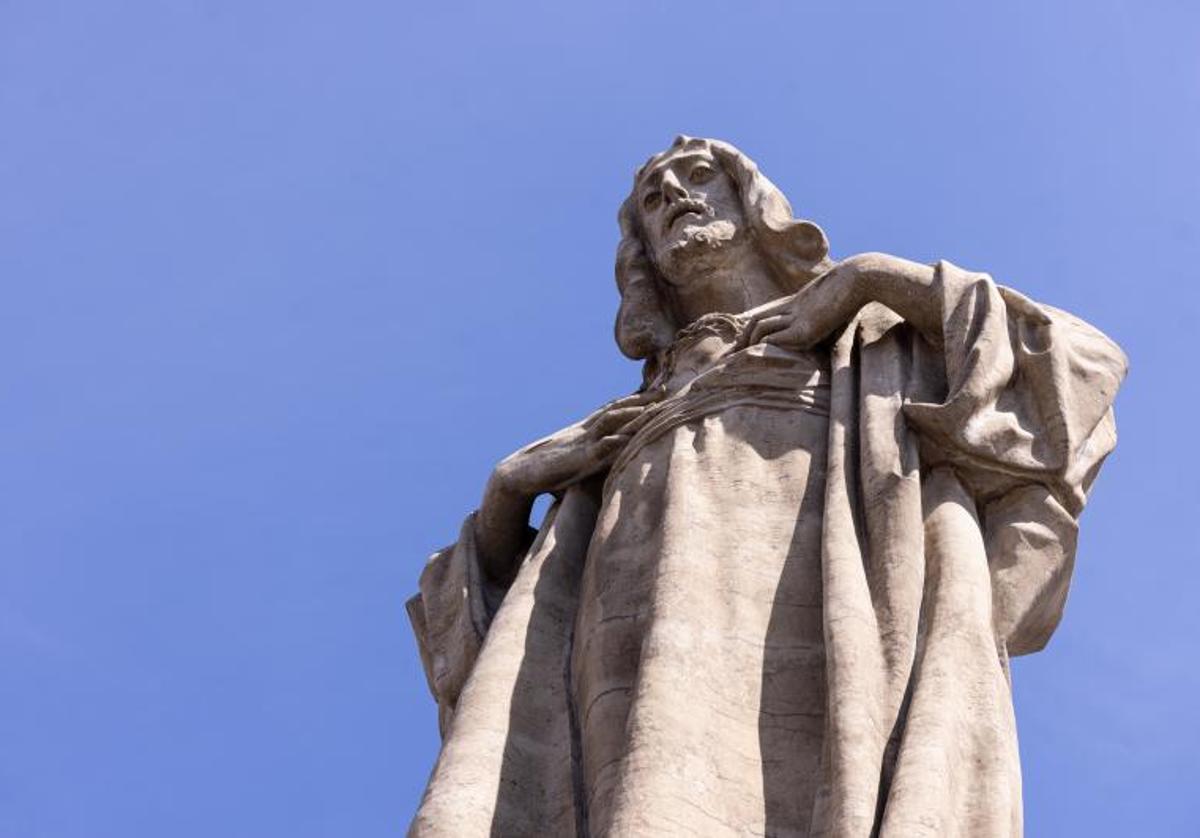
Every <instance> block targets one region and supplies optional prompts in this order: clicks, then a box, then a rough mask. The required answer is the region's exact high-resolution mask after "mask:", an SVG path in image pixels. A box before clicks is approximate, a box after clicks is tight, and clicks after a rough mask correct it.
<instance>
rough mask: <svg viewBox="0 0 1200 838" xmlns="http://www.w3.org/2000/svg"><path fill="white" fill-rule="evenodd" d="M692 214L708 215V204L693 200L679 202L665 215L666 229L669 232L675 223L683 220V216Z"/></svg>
mask: <svg viewBox="0 0 1200 838" xmlns="http://www.w3.org/2000/svg"><path fill="white" fill-rule="evenodd" d="M692 213H695V214H696V215H701V216H703V215H708V214H709V209H708V204H706V203H704V202H703V201H694V200H688V201H680V202H679V203H678V204H676V205H675V206H674V207H673V208H672V209H671V211H670V212H669V213H667V218H666V229H667V230H670V229H671V228H672V227H674V226H675V222H676V221H678V220H679V219H681V218H683V217H684V216H685V215H689V214H692Z"/></svg>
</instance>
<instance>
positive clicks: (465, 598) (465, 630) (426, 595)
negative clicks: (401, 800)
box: [406, 513, 504, 735]
mask: <svg viewBox="0 0 1200 838" xmlns="http://www.w3.org/2000/svg"><path fill="white" fill-rule="evenodd" d="M503 598H504V588H502V587H500V586H498V585H496V584H495V583H493V582H491V581H490V580H489V579H488V578H487V576H486V575H485V574H484V571H483V566H482V564H481V563H480V559H479V554H478V552H477V550H476V547H475V513H472V514H470V515H468V516H467V519H466V520H465V521H464V522H463V525H462V529H461V531H460V532H459V536H458V541H457V542H455V543H454V544H452V545H451V546H449V547H446V548H444V549H442V550H439V551H438V552H436V553H434V554H433V555H432V556H430V557H429V561H428V562H427V563H426V564H425V569H424V570H423V571H422V573H421V579H420V593H419V594H417V595H416V596H414V597H412V598H411V599H410V600H409V601H408V602H407V603H406V608H407V611H408V617H409V621H410V622H411V623H412V627H413V633H414V634H415V635H416V638H417V647H418V649H419V651H420V654H421V663H422V665H423V666H424V669H425V678H426V680H427V681H428V683H429V690H430V692H432V693H433V697H434V698H435V699H436V700H437V703H438V724H439V727H440V728H441V731H442V734H443V735H445V732H446V726H447V724H448V723H449V720H450V718H451V717H452V716H453V715H454V708H455V706H456V704H457V703H458V696H459V693H461V692H462V688H463V684H465V683H466V680H467V676H468V675H469V674H470V673H471V669H472V667H473V666H474V665H475V659H476V658H477V657H478V656H479V650H480V647H481V646H482V645H483V638H484V637H485V636H486V634H487V631H488V627H489V625H490V624H491V621H492V617H493V615H494V614H495V613H496V609H497V607H498V606H499V603H500V601H501V600H502V599H503Z"/></svg>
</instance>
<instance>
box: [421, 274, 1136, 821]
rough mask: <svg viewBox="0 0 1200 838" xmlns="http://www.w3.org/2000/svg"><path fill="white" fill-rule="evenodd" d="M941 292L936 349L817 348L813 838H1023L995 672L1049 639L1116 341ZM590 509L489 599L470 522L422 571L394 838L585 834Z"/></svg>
mask: <svg viewBox="0 0 1200 838" xmlns="http://www.w3.org/2000/svg"><path fill="white" fill-rule="evenodd" d="M936 282H937V283H938V288H939V291H940V293H941V295H942V303H943V312H944V320H943V323H942V330H941V334H940V335H932V336H931V335H921V334H919V333H918V332H917V331H916V330H915V329H914V328H913V327H912V326H911V325H910V324H908V323H906V322H905V321H903V320H902V319H901V318H899V317H898V316H897V315H895V314H894V313H893V312H891V311H890V310H888V309H886V308H884V307H882V306H879V305H877V304H872V305H870V306H867V307H866V308H864V309H863V310H862V311H861V312H860V313H859V314H858V316H857V317H856V318H855V319H854V320H853V322H851V323H850V324H849V325H848V326H847V327H846V328H845V329H844V330H843V331H842V333H841V334H840V335H839V336H838V337H837V338H836V339H835V340H834V341H833V342H832V344H831V346H830V348H829V358H830V368H829V369H830V382H831V383H830V396H829V404H830V407H829V419H828V422H829V428H828V447H827V450H826V452H825V456H826V458H827V460H826V463H825V484H824V513H823V514H824V519H823V524H822V533H821V550H820V563H821V568H820V570H821V573H820V578H821V585H822V591H821V603H822V616H821V619H822V620H823V626H824V643H825V648H824V653H825V688H826V695H827V698H826V710H825V743H824V749H823V757H822V764H821V769H820V771H821V777H820V782H819V786H818V792H817V794H816V800H815V803H814V811H813V813H812V818H811V821H810V823H809V826H808V832H807V834H808V835H809V836H821V837H822V838H825V836H829V837H830V838H832V837H833V836H837V837H838V838H866V836H875V835H879V836H884V838H910V837H911V836H972V838H974V837H975V836H982V837H983V838H988V837H989V836H995V837H996V838H1012V836H1019V835H1020V834H1021V789H1020V766H1019V760H1018V754H1017V739H1016V726H1015V722H1014V719H1013V711H1012V698H1011V690H1010V684H1009V673H1008V658H1009V655H1016V654H1023V653H1026V652H1031V651H1036V650H1037V649H1039V648H1041V647H1042V646H1043V645H1044V644H1045V643H1046V641H1047V640H1048V638H1049V636H1050V634H1051V633H1052V632H1053V630H1054V627H1055V626H1056V625H1057V623H1058V620H1059V619H1060V617H1061V613H1062V608H1063V604H1064V602H1065V598H1066V591H1067V586H1068V583H1069V580H1070V575H1071V571H1072V567H1073V563H1074V555H1075V544H1076V533H1077V522H1078V516H1079V514H1080V512H1081V511H1082V509H1083V505H1084V502H1085V500H1086V496H1087V492H1088V489H1089V487H1090V485H1091V482H1092V480H1093V479H1094V478H1095V475H1096V472H1097V471H1098V469H1099V467H1100V464H1101V462H1102V461H1103V459H1104V457H1105V456H1106V455H1107V454H1108V453H1109V452H1110V451H1111V450H1112V448H1113V446H1114V445H1115V441H1116V434H1115V424H1114V420H1113V414H1112V400H1113V398H1114V396H1115V393H1116V390H1117V387H1118V386H1119V384H1120V381H1121V379H1122V378H1123V376H1124V374H1125V369H1126V362H1125V358H1124V356H1123V355H1122V354H1121V352H1120V350H1119V349H1118V348H1117V347H1116V346H1115V345H1114V344H1113V343H1112V342H1111V341H1109V340H1108V339H1107V338H1106V337H1104V336H1103V335H1102V334H1100V333H1099V332H1098V331H1096V330H1095V329H1093V328H1092V327H1090V326H1088V325H1087V324H1085V323H1083V322H1082V321H1080V320H1078V319H1076V318H1074V317H1072V316H1071V315H1069V314H1066V313H1064V312H1061V311H1058V310H1056V309H1053V308H1051V307H1049V306H1044V305H1039V304H1037V303H1034V302H1032V301H1030V300H1028V299H1027V298H1025V297H1024V296H1022V295H1020V294H1017V293H1016V292H1013V291H1010V290H1008V289H1005V288H1002V287H1000V286H997V285H996V284H995V283H994V282H993V281H992V280H991V278H990V277H988V276H986V275H984V274H978V273H971V272H967V271H963V270H961V269H959V268H957V267H955V266H953V265H951V264H949V263H947V262H942V263H939V265H938V267H937V272H936ZM600 502H601V500H600V496H599V494H598V493H597V492H596V491H595V488H594V487H588V488H584V487H576V488H572V489H570V490H568V492H567V493H566V494H565V496H564V497H563V498H562V499H561V500H560V501H559V502H558V503H556V504H555V506H554V507H553V508H552V510H551V512H550V513H549V514H548V515H547V518H546V520H545V522H544V523H543V525H542V527H541V530H540V532H539V535H538V538H537V539H536V540H535V542H534V544H533V546H532V547H531V549H530V551H529V554H528V556H527V557H526V559H525V561H524V563H523V565H522V567H521V569H520V571H519V572H518V574H517V577H516V580H515V581H514V582H513V584H512V585H511V587H510V588H509V589H508V590H507V591H498V590H495V589H492V588H491V587H490V586H489V584H488V583H487V580H486V577H485V576H484V575H483V574H482V571H481V568H480V565H479V562H478V557H477V556H476V555H475V553H474V546H473V537H472V534H471V528H472V526H473V523H472V521H471V519H468V521H467V522H466V523H465V524H464V527H463V532H462V535H461V536H460V539H459V541H458V542H457V543H456V544H455V545H454V546H452V547H450V548H447V549H446V550H444V551H441V552H440V553H438V554H435V556H434V557H433V558H432V559H431V560H430V563H429V564H428V565H427V567H426V569H425V571H424V573H423V574H422V580H421V593H420V595H419V596H418V597H415V598H414V600H412V601H411V602H410V604H409V613H410V615H411V617H412V621H413V625H414V629H415V631H416V633H417V636H418V643H419V645H420V648H421V653H422V660H423V662H424V665H425V668H426V672H427V674H428V677H429V683H430V688H431V690H432V691H433V693H434V695H435V697H436V698H437V700H438V703H439V708H440V710H441V717H442V722H443V727H442V730H443V736H444V743H443V749H442V753H441V755H440V757H439V759H438V763H437V766H436V767H435V769H434V772H433V775H432V777H431V779H430V783H429V787H428V789H427V790H426V793H425V797H424V799H423V801H422V804H421V807H420V809H419V811H418V813H417V816H416V818H415V820H414V821H413V825H412V828H411V834H413V835H421V836H426V835H428V836H472V835H487V834H492V835H564V836H566V835H586V834H589V820H588V813H587V812H586V806H585V805H584V804H583V801H584V800H585V799H586V793H587V790H586V789H585V788H583V787H582V785H583V780H582V777H581V774H580V771H579V768H578V766H579V761H580V750H581V749H582V748H586V747H587V743H586V742H581V741H580V739H579V729H578V725H577V724H576V719H575V716H574V713H575V708H574V707H573V706H572V696H571V687H570V685H571V672H570V666H571V649H572V643H573V631H574V625H575V616H576V613H577V610H578V606H579V584H580V578H581V574H582V568H583V564H584V558H585V556H586V554H587V550H588V545H589V542H590V540H591V537H592V532H593V528H594V527H595V522H596V519H597V514H598V512H599V506H598V505H599V504H600ZM639 560H640V561H645V562H649V563H654V562H655V561H656V557H655V555H653V554H652V552H648V553H647V555H645V556H642V557H639ZM501 600H502V601H501ZM493 612H494V613H493ZM696 619H697V621H698V623H701V622H703V619H704V615H702V614H697V615H696ZM677 700H678V701H680V702H685V703H686V702H689V701H703V700H704V698H703V696H700V695H680V696H678V699H677ZM593 814H594V813H593ZM593 822H596V821H595V820H594V819H593ZM732 834H738V833H737V832H736V831H735V832H733V833H732ZM746 834H751V833H750V832H746ZM781 834H782V833H781Z"/></svg>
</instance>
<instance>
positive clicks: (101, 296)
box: [0, 0, 1200, 838]
mask: <svg viewBox="0 0 1200 838" xmlns="http://www.w3.org/2000/svg"><path fill="white" fill-rule="evenodd" d="M677 132H684V133H689V134H697V135H711V136H717V137H722V138H726V139H728V140H730V141H732V142H734V143H736V144H738V145H740V146H741V147H743V148H744V149H745V150H746V151H747V152H749V153H750V154H751V155H752V156H753V157H755V158H756V159H757V160H758V161H759V163H760V164H761V165H762V167H763V169H764V170H765V171H766V172H767V173H768V174H769V175H770V177H771V178H772V179H774V180H775V181H776V182H777V183H779V184H780V185H781V186H782V187H783V188H784V190H785V191H786V192H787V193H788V195H789V196H790V197H791V198H792V202H793V204H794V205H795V206H796V208H797V210H798V211H799V212H802V213H804V214H806V215H807V216H808V217H811V218H813V219H815V220H817V221H818V222H819V223H821V224H822V225H823V226H824V228H825V230H826V232H827V233H828V235H829V237H830V240H831V241H832V243H833V247H834V250H835V253H837V254H840V255H845V254H850V253H853V252H856V251H862V250H886V251H890V252H893V253H896V254H899V255H903V256H906V257H909V258H914V259H921V260H930V261H931V260H934V259H937V258H942V257H944V258H949V259H951V260H953V261H955V262H957V263H959V264H961V265H963V266H966V267H970V268H979V269H985V270H988V271H990V272H992V273H993V275H994V276H995V277H996V278H997V279H998V280H999V281H1001V282H1003V283H1005V284H1010V285H1013V286H1015V287H1017V288H1019V289H1020V290H1022V291H1024V292H1026V293H1028V294H1029V295H1031V296H1033V297H1035V298H1037V299H1040V300H1043V301H1045V302H1048V303H1052V304H1054V305H1057V306H1059V307H1062V308H1066V309H1069V310H1071V311H1073V312H1075V313H1077V314H1078V315H1080V316H1082V317H1084V318H1086V319H1087V320H1089V321H1091V322H1092V323H1094V324H1096V325H1097V326H1099V327H1100V328H1101V329H1103V330H1104V331H1106V332H1108V333H1109V334H1110V335H1112V336H1113V337H1114V338H1115V339H1117V340H1118V341H1119V342H1120V343H1121V344H1122V346H1123V347H1124V348H1125V349H1126V351H1127V352H1128V353H1129V355H1130V357H1131V359H1132V365H1133V371H1132V376H1131V378H1130V379H1129V381H1128V383H1127V385H1126V387H1125V389H1124V390H1123V392H1122V394H1121V396H1120V399H1119V401H1118V422H1119V427H1120V431H1121V435H1122V441H1121V443H1120V445H1119V447H1118V449H1117V452H1116V454H1115V455H1114V456H1113V457H1112V458H1111V459H1110V461H1109V463H1108V465H1107V466H1106V467H1105V470H1104V472H1103V473H1102V474H1101V477H1100V480H1099V483H1098V485H1097V488H1096V490H1095V493H1094V496H1093V500H1092V503H1091V506H1090V507H1089V509H1088V510H1087V512H1086V513H1085V516H1084V521H1083V523H1084V527H1083V536H1082V541H1081V544H1080V548H1079V561H1078V567H1077V573H1076V577H1075V584H1074V588H1073V592H1072V595H1071V601H1070V604H1069V606H1068V611H1067V617H1066V620H1065V622H1064V624H1063V626H1062V628H1061V629H1060V630H1059V632H1058V634H1057V636H1056V638H1055V639H1054V641H1053V642H1052V643H1051V645H1050V647H1049V649H1048V650H1047V651H1045V652H1043V653H1042V654H1040V655H1038V656H1035V657H1031V658H1025V659H1021V660H1019V661H1017V663H1016V665H1015V679H1016V703H1017V712H1018V719H1019V724H1020V734H1021V750H1022V754H1023V760H1024V775H1025V795H1026V818H1027V825H1028V828H1027V831H1028V834H1030V835H1031V836H1076V835H1078V836H1110V835H1111V836H1129V835H1147V836H1192V835H1196V834H1197V829H1198V827H1197V826H1196V823H1197V821H1196V816H1195V812H1194V809H1195V803H1194V797H1195V787H1196V782H1197V777H1198V776H1200V720H1198V714H1197V694H1198V693H1200V666H1198V665H1197V664H1198V663H1200V661H1198V658H1200V655H1198V653H1197V648H1196V644H1197V639H1198V637H1200V616H1198V613H1197V607H1196V601H1197V587H1198V583H1200V549H1198V537H1197V532H1198V530H1197V526H1196V522H1197V519H1198V518H1200V490H1198V488H1197V486H1198V481H1197V474H1198V473H1200V457H1198V456H1197V444H1196V442H1195V434H1196V416H1197V415H1198V414H1197V411H1198V410H1200V404H1198V401H1200V399H1198V397H1197V385H1196V382H1195V379H1196V373H1195V370H1196V354H1197V346H1198V345H1200V344H1197V333H1198V332H1200V292H1198V290H1197V275H1196V274H1197V266H1198V265H1200V6H1198V5H1197V4H1195V3H1194V2H1191V0H1128V2H1114V0H1086V2H1084V1H1083V0H1077V2H1034V0H1019V1H1018V2H1006V3H991V4H982V3H959V2H950V1H949V0H947V2H941V3H922V2H912V3H892V2H886V3H885V2H878V3H871V4H863V3H855V2H838V3H832V2H830V3H800V2H788V3H783V2H733V0H727V1H726V2H724V3H720V4H718V3H711V2H689V3H687V4H683V3H666V2H646V1H645V0H644V1H643V2H625V1H622V2H615V0H606V1H605V2H603V3H590V4H581V3H561V2H544V3H527V2H525V3H498V2H491V3H484V2H479V3H473V4H467V3H461V2H437V3H432V2H430V3H415V2H382V0H378V1H377V2H357V1H356V0H341V2H337V3H333V2H326V3H314V2H296V0H289V2H283V1H282V0H277V1H276V2H262V0H225V2H217V1H216V0H213V1H212V2H204V0H190V1H189V2H185V1H184V0H177V2H168V0H160V2H148V0H126V1H125V2H110V3H95V2H85V1H84V0H76V1H75V2H73V3H64V2H58V0H3V2H0V283H2V287H3V296H2V300H3V304H2V306H0V393H2V394H3V400H2V402H0V403H2V404H3V408H2V409H0V496H2V503H0V556H3V558H2V559H0V743H2V744H0V836H3V838H10V837H11V838H43V836H45V837H47V838H49V837H52V838H84V836H88V838H90V837H91V836H117V837H119V838H142V837H143V836H145V837H146V838H162V836H170V838H190V836H203V837H204V838H209V837H210V836H216V835H219V836H224V837H227V838H238V837H239V836H247V837H248V838H258V837H259V836H287V837H288V838H307V836H337V838H344V836H355V837H356V838H357V836H389V835H400V834H402V832H403V830H404V828H405V826H406V824H407V822H408V818H409V817H410V815H411V813H412V811H413V809H414V807H415V805H416V801H417V799H418V796H419V794H420V792H421V789H422V787H423V784H424V781H425V777H426V775H427V772H428V770H429V768H430V766H431V765H432V761H433V759H434V755H435V752H436V748H437V736H436V732H435V714H434V707H433V703H432V701H431V700H430V699H429V697H428V695H427V694H426V691H425V685H424V681H423V678H422V675H421V672H420V667H419V663H418V660H417V656H416V651H415V647H414V644H413V641H412V640H411V636H410V633H409V629H408V626H407V622H406V619H405V616H404V613H403V608H402V603H403V601H404V599H405V598H406V597H407V596H408V595H409V594H410V593H411V591H412V590H413V588H414V586H415V583H416V577H417V574H418V572H419V571H420V568H421V566H422V563H423V561H424V559H425V557H426V555H427V554H428V553H429V552H430V551H431V550H433V549H435V548H437V547H439V546H440V545H442V544H444V543H446V542H448V541H450V540H452V539H453V538H454V536H455V534H456V532H457V529H458V526H459V522H460V520H461V517H462V516H463V515H464V514H465V513H467V512H469V511H470V510H471V509H472V508H473V506H474V505H475V503H476V502H477V500H478V496H479V492H480V490H481V488H482V486H483V483H484V480H485V479H486V477H487V474H488V472H489V469H490V467H491V465H492V464H493V463H494V462H495V461H496V460H497V459H498V458H500V457H501V456H503V455H504V454H506V453H508V452H509V451H511V450H512V449H514V448H516V447H517V446H519V445H521V444H523V443H525V442H528V441H530V440H532V439H534V438H536V437H537V436H540V435H541V434H543V433H545V432H548V431H550V430H552V429H555V428H557V427H560V426H562V425H564V424H566V423H568V422H570V421H573V420H574V419H576V418H577V417H579V416H581V415H583V414H584V413H586V412H587V411H589V410H591V409H592V408H593V407H595V406H596V405H598V404H599V403H601V402H603V401H605V400H606V399H608V398H610V397H613V396H615V395H617V394H621V393H624V392H627V391H629V390H631V389H632V388H633V387H634V385H635V384H636V381H637V378H638V370H637V368H636V367H635V366H634V365H633V364H631V363H629V362H627V361H625V360H623V359H622V358H621V357H620V355H619V354H618V353H617V351H616V348H615V346H614V345H613V343H612V337H611V322H612V316H613V313H614V310H615V306H616V302H617V297H616V291H615V288H614V285H613V280H612V257H613V248H614V245H615V243H616V239H617V228H616V223H615V213H616V209H617V205H618V203H619V201H620V200H621V199H622V197H623V196H624V194H625V192H626V190H627V189H628V186H629V182H630V176H631V174H632V171H633V169H634V167H635V166H636V165H637V164H639V163H640V162H641V161H642V160H643V159H644V158H645V157H646V156H647V155H649V154H650V153H651V152H653V151H655V150H657V149H659V148H661V147H663V146H664V145H665V144H666V143H668V142H669V141H670V140H671V138H672V137H673V136H674V134H675V133H677Z"/></svg>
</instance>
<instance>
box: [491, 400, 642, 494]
mask: <svg viewBox="0 0 1200 838" xmlns="http://www.w3.org/2000/svg"><path fill="white" fill-rule="evenodd" d="M661 397H662V394H661V393H660V392H659V391H647V392H644V393H634V394H633V395H631V396H626V397H624V398H621V399H617V400H616V401H613V402H609V403H608V404H606V405H605V406H604V407H602V408H600V409H599V410H597V411H596V412H595V413H593V414H591V415H590V416H588V417H587V418H586V419H584V420H583V421H582V422H578V423H576V424H574V425H571V426H569V427H567V428H563V429H562V430H561V431H558V432H556V433H553V434H551V435H550V436H548V437H545V438H544V439H540V440H538V441H537V442H534V443H532V444H530V445H527V446H525V447H524V448H522V449H520V450H519V451H516V452H515V453H513V454H510V455H509V456H508V457H505V458H504V460H502V461H501V462H500V464H499V465H498V466H496V476H497V477H498V479H499V480H500V481H501V482H502V483H503V484H504V485H505V486H506V487H507V488H508V489H509V490H511V491H514V492H519V493H521V494H525V495H529V496H531V497H532V496H536V495H540V494H542V493H544V492H555V491H558V490H560V489H564V488H566V487H567V486H570V485H571V484H573V483H578V482H579V481H581V480H583V479H584V478H587V477H590V476H591V475H593V474H595V473H596V472H598V471H602V470H603V469H605V468H607V467H608V466H609V465H611V464H612V462H613V460H614V459H615V458H616V456H617V454H619V453H620V451H621V449H622V448H623V447H624V446H625V443H627V442H628V441H629V438H630V436H631V433H630V429H629V425H630V423H632V422H633V421H634V420H635V419H637V418H638V417H639V416H641V415H642V413H643V411H645V409H646V408H647V406H649V405H650V404H652V403H653V402H655V401H657V400H659V399H660V398H661Z"/></svg>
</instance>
